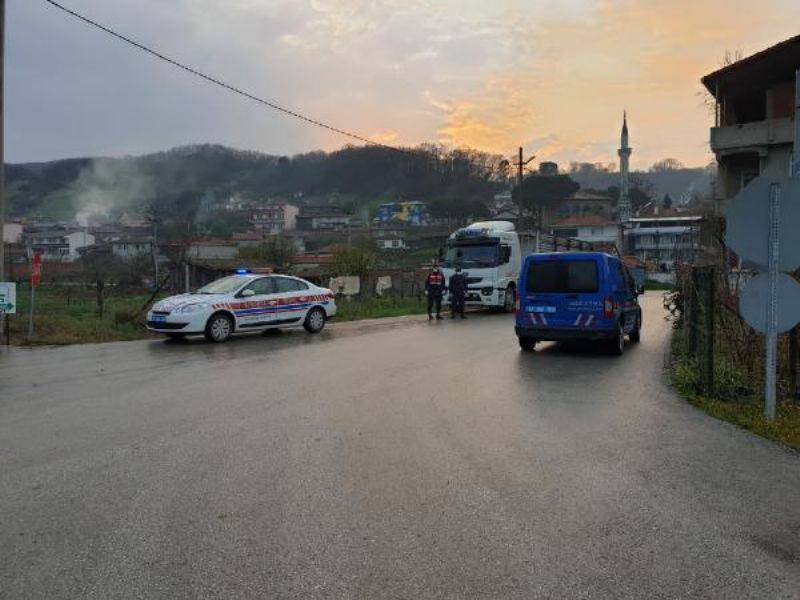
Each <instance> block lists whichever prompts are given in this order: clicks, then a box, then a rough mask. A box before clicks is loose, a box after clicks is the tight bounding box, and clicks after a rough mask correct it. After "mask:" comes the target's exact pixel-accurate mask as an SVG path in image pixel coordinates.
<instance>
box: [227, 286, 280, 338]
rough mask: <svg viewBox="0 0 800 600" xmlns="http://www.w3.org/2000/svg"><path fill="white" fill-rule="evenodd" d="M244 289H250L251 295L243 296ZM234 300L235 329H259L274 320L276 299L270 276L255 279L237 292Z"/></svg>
mask: <svg viewBox="0 0 800 600" xmlns="http://www.w3.org/2000/svg"><path fill="white" fill-rule="evenodd" d="M245 290H252V291H253V292H254V293H253V295H248V296H244V295H243V292H245ZM238 296H239V298H237V300H238V301H237V302H236V305H235V306H236V311H235V313H236V327H237V329H243V330H248V329H259V328H261V327H269V326H270V325H271V324H272V322H273V321H274V320H275V310H276V308H277V299H276V295H275V282H274V281H273V278H272V277H261V278H259V279H256V280H255V281H253V282H252V283H250V284H249V285H247V286H246V287H245V288H243V289H242V291H240V292H239V294H238Z"/></svg>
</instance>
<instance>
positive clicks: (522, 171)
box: [514, 146, 536, 230]
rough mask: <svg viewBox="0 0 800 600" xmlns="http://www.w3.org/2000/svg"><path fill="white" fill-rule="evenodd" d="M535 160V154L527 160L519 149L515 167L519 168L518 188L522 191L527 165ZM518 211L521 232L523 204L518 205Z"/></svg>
mask: <svg viewBox="0 0 800 600" xmlns="http://www.w3.org/2000/svg"><path fill="white" fill-rule="evenodd" d="M534 158H536V155H535V154H534V155H532V156H531V157H530V158H529V159H528V160H525V159H524V158H523V151H522V146H520V147H519V155H518V158H517V162H515V163H514V165H515V166H516V167H517V186H518V187H519V188H520V191H521V189H522V180H523V178H524V177H525V165H527V164H528V163H529V162H531V161H532V160H533V159H534ZM518 211H519V212H518V220H519V228H520V230H521V229H522V203H521V202H520V203H519V205H518Z"/></svg>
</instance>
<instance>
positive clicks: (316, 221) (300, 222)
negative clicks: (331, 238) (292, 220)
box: [296, 205, 352, 231]
mask: <svg viewBox="0 0 800 600" xmlns="http://www.w3.org/2000/svg"><path fill="white" fill-rule="evenodd" d="M351 221H352V218H351V217H350V215H348V214H346V213H345V212H344V210H342V209H341V208H339V207H338V206H333V205H321V206H315V205H307V206H303V207H301V208H300V212H299V214H298V215H297V217H296V222H297V229H299V230H300V231H318V230H325V229H328V230H340V229H347V228H348V227H350V225H351Z"/></svg>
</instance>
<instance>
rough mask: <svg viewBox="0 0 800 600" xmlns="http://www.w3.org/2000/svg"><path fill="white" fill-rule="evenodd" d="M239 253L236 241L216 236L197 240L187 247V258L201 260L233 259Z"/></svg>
mask: <svg viewBox="0 0 800 600" xmlns="http://www.w3.org/2000/svg"><path fill="white" fill-rule="evenodd" d="M238 255H239V247H238V246H237V245H236V243H235V242H233V241H228V240H222V239H216V238H209V239H201V240H195V241H193V242H191V243H190V244H189V247H188V248H187V249H186V256H187V258H194V259H199V260H233V259H235V258H236V257H237V256H238Z"/></svg>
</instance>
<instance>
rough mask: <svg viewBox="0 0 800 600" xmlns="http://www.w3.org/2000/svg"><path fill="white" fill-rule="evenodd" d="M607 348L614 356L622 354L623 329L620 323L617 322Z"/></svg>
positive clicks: (623, 344)
mask: <svg viewBox="0 0 800 600" xmlns="http://www.w3.org/2000/svg"><path fill="white" fill-rule="evenodd" d="M608 349H609V351H610V353H611V354H613V355H614V356H622V354H623V353H624V352H625V330H624V329H623V328H622V323H618V324H617V331H616V335H614V337H613V338H611V339H610V340H609V342H608Z"/></svg>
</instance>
